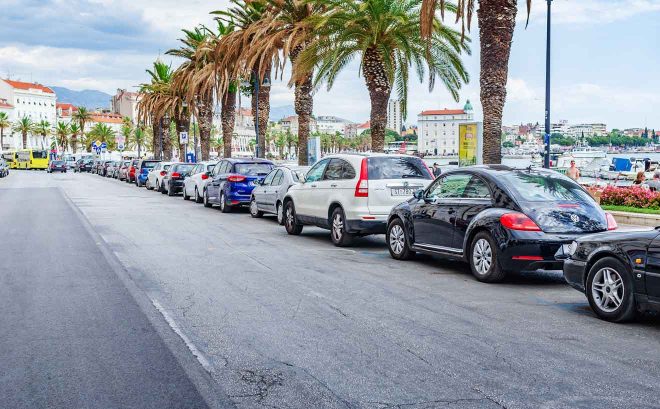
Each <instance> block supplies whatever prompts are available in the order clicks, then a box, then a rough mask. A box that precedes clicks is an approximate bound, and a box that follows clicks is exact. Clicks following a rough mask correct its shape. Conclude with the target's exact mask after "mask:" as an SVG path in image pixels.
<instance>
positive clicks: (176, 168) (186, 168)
mask: <svg viewBox="0 0 660 409" xmlns="http://www.w3.org/2000/svg"><path fill="white" fill-rule="evenodd" d="M194 167H195V165H194V164H185V165H176V166H174V167H173V168H172V170H173V171H174V172H180V173H187V172H190V171H191V170H192V168H194Z"/></svg>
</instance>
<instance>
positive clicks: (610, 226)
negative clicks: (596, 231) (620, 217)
mask: <svg viewBox="0 0 660 409" xmlns="http://www.w3.org/2000/svg"><path fill="white" fill-rule="evenodd" d="M605 218H607V230H616V229H617V228H618V227H619V225H618V224H617V223H616V220H615V219H614V216H612V213H605Z"/></svg>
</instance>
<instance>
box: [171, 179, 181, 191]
mask: <svg viewBox="0 0 660 409" xmlns="http://www.w3.org/2000/svg"><path fill="white" fill-rule="evenodd" d="M170 189H172V192H181V191H183V181H182V180H175V181H172V182H170Z"/></svg>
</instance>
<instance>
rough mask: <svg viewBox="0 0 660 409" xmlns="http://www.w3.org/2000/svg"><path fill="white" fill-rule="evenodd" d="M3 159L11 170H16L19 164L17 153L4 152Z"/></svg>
mask: <svg viewBox="0 0 660 409" xmlns="http://www.w3.org/2000/svg"><path fill="white" fill-rule="evenodd" d="M0 156H2V159H4V160H5V162H7V165H8V166H9V169H16V166H17V162H16V152H14V151H9V152H3V153H2V155H0Z"/></svg>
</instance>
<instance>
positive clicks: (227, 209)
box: [220, 192, 232, 213]
mask: <svg viewBox="0 0 660 409" xmlns="http://www.w3.org/2000/svg"><path fill="white" fill-rule="evenodd" d="M231 210H232V208H231V206H230V205H228V204H227V197H226V196H225V192H222V193H220V211H221V212H222V213H231Z"/></svg>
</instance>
